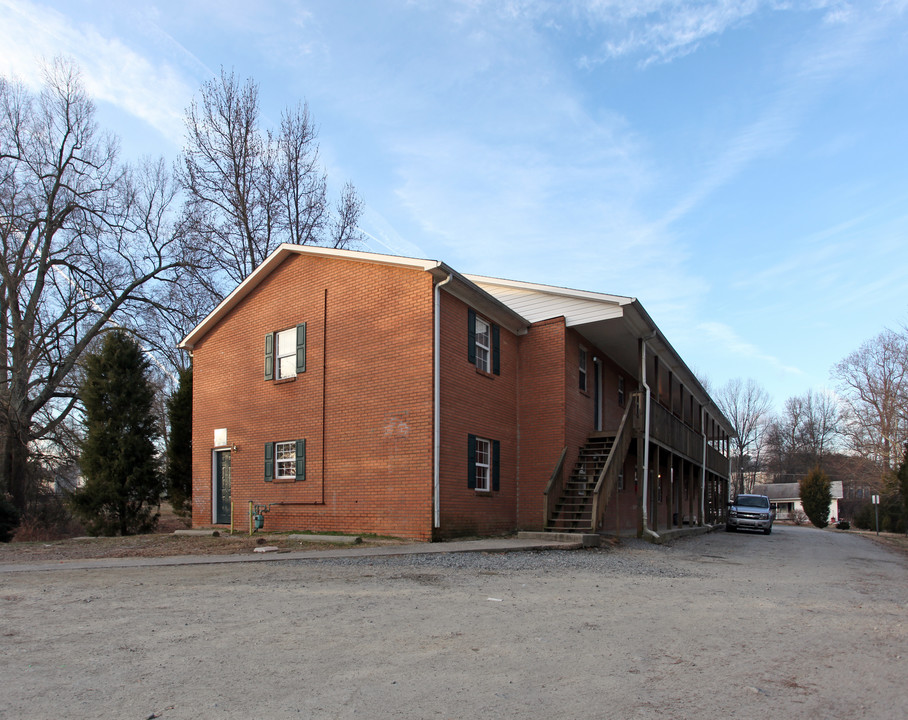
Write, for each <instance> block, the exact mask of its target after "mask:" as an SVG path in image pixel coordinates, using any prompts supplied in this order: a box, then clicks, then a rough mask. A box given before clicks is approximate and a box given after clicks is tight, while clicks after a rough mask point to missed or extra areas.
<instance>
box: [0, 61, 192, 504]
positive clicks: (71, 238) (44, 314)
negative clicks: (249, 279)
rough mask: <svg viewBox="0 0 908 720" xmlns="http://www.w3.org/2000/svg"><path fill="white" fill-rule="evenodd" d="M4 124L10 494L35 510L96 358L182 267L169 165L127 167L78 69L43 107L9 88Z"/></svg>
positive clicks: (1, 460) (0, 175) (57, 70)
mask: <svg viewBox="0 0 908 720" xmlns="http://www.w3.org/2000/svg"><path fill="white" fill-rule="evenodd" d="M0 114H2V115H0V246H2V253H3V263H2V264H0V273H2V285H0V339H2V342H3V346H4V355H3V362H2V377H0V492H3V491H8V492H10V494H11V495H12V498H13V501H14V503H15V504H16V505H17V507H19V508H20V509H25V507H26V503H27V500H28V492H29V467H30V461H32V460H34V458H36V457H40V456H41V455H42V454H44V453H49V452H52V447H53V444H54V442H55V441H56V440H58V439H59V437H60V434H61V433H66V432H68V431H69V424H68V422H67V418H68V416H69V414H70V411H71V410H72V409H73V407H74V405H75V403H76V395H77V383H78V378H76V377H75V375H76V373H75V372H74V371H75V370H76V368H77V364H78V363H79V361H80V358H81V357H82V356H83V353H84V352H85V350H86V348H87V347H88V346H89V345H90V344H91V343H92V341H93V340H94V339H95V338H96V337H97V336H98V335H99V334H100V333H101V332H102V331H103V330H104V328H105V327H106V326H107V325H108V324H109V323H111V322H117V323H124V324H129V323H130V322H131V320H132V318H134V317H135V316H136V315H137V314H138V310H139V308H140V307H141V306H143V305H144V304H147V303H151V302H154V298H153V294H154V293H155V292H156V288H155V285H156V283H157V282H158V281H159V280H161V279H164V278H166V276H167V273H168V272H170V271H172V270H174V269H176V268H177V267H178V266H180V265H181V264H182V261H181V260H179V259H178V257H177V254H176V245H177V242H176V231H175V229H174V227H173V226H172V225H171V224H170V223H169V221H168V211H169V207H170V204H171V201H172V200H173V197H174V188H173V187H172V186H171V185H170V184H169V183H168V180H167V175H166V172H165V171H164V166H163V164H160V163H159V164H157V165H155V164H151V165H147V166H146V167H144V168H142V169H139V170H133V169H130V168H128V167H125V166H123V165H121V164H120V163H119V162H118V160H117V142H116V140H115V138H113V137H112V136H110V135H107V134H104V133H101V132H99V131H98V128H97V126H96V124H95V119H94V106H93V104H92V102H91V100H90V99H89V98H88V96H87V95H86V93H85V90H84V88H83V86H82V83H81V81H80V78H79V74H78V71H77V70H76V69H75V67H74V66H73V65H72V64H70V63H68V62H66V61H61V60H58V61H55V62H54V63H53V65H52V66H51V67H49V68H48V70H47V71H46V78H45V86H44V89H43V90H42V92H41V93H40V94H38V95H34V94H33V93H30V92H29V91H27V90H26V89H25V88H24V87H23V86H22V85H20V84H17V83H15V82H11V81H9V80H7V79H4V78H0Z"/></svg>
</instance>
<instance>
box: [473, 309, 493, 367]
mask: <svg viewBox="0 0 908 720" xmlns="http://www.w3.org/2000/svg"><path fill="white" fill-rule="evenodd" d="M491 358H492V332H491V327H490V326H489V323H487V322H486V321H485V320H483V319H482V318H481V317H477V318H476V367H477V368H478V369H479V370H482V371H483V372H489V371H490V370H491Z"/></svg>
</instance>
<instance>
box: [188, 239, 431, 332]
mask: <svg viewBox="0 0 908 720" xmlns="http://www.w3.org/2000/svg"><path fill="white" fill-rule="evenodd" d="M291 255H321V256H323V257H332V258H340V259H344V260H356V261H358V262H368V263H377V264H381V265H396V266H398V267H406V268H413V269H414V270H422V271H425V272H429V271H431V270H434V269H436V268H438V267H440V266H441V265H442V263H441V262H439V261H438V260H422V259H418V258H409V257H399V256H397V255H381V254H379V253H369V252H361V251H359V250H338V249H336V248H325V247H317V246H313V245H292V244H290V243H282V244H281V245H279V246H278V247H277V248H276V249H275V250H274V251H273V252H272V253H271V254H270V255H269V256H268V257H266V258H265V259H264V260H263V261H262V264H261V265H259V266H258V267H257V268H256V269H255V270H253V271H252V273H251V274H250V275H249V276H248V277H247V278H246V279H245V280H243V282H241V283H240V284H239V285H237V286H236V287H235V288H234V290H233V292H231V293H230V294H229V295H228V296H227V297H225V298H224V299H223V300H221V302H220V303H218V305H217V307H215V308H214V310H212V311H211V312H210V313H208V315H207V316H206V317H205V319H204V320H202V322H200V323H199V324H198V325H196V326H195V327H194V328H193V329H192V330H191V331H190V333H189V334H188V335H187V336H186V337H185V338H183V340H182V341H181V342H180V344H179V345H178V346H177V347H180V348H183V349H184V350H192V348H193V347H194V346H195V343H196V342H197V341H198V340H199V339H200V338H201V337H203V336H204V335H205V334H206V333H207V332H208V331H209V330H210V329H211V328H212V327H214V325H216V324H217V323H218V322H220V320H221V319H222V318H223V317H224V316H225V315H227V313H229V312H230V311H231V310H232V309H233V308H234V307H236V305H238V304H239V302H240V301H241V300H242V299H243V298H245V297H246V296H247V295H248V294H249V293H250V292H251V291H252V290H253V289H254V288H255V287H256V286H257V285H258V284H259V283H260V282H261V281H262V280H263V279H264V278H265V277H267V276H268V275H269V274H270V273H271V271H272V270H274V268H275V267H277V266H278V265H279V264H280V263H282V262H283V261H284V260H285V259H286V258H287V257H289V256H291Z"/></svg>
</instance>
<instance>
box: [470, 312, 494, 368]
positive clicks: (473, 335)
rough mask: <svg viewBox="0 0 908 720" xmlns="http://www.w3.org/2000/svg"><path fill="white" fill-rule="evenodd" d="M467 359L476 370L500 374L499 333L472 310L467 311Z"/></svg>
mask: <svg viewBox="0 0 908 720" xmlns="http://www.w3.org/2000/svg"><path fill="white" fill-rule="evenodd" d="M467 357H468V359H469V361H470V362H471V363H472V364H473V365H475V366H476V369H477V370H481V371H482V372H486V373H492V374H494V375H500V374H501V331H500V329H499V327H498V326H497V325H495V324H494V323H491V322H489V321H488V320H486V319H484V318H481V317H479V316H478V315H477V314H476V312H475V311H474V310H473V309H472V308H470V309H469V310H468V311H467Z"/></svg>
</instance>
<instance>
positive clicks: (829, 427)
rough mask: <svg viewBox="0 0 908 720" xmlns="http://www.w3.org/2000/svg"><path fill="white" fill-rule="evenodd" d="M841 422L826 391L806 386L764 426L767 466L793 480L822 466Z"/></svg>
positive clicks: (834, 403) (832, 400) (837, 407)
mask: <svg viewBox="0 0 908 720" xmlns="http://www.w3.org/2000/svg"><path fill="white" fill-rule="evenodd" d="M841 424H842V423H841V409H840V407H839V404H838V402H837V401H836V399H835V398H834V397H833V396H832V395H831V394H829V393H826V392H814V391H813V390H808V391H807V393H806V394H805V395H800V396H797V397H790V398H788V400H786V401H785V407H784V408H783V410H782V412H781V413H779V415H778V416H776V417H775V418H773V419H772V421H771V422H770V425H769V428H768V429H767V435H766V440H767V447H768V450H769V463H768V464H769V466H770V468H771V469H772V471H773V472H774V473H775V474H776V476H777V477H779V478H783V479H785V480H788V481H789V482H794V480H795V478H796V477H797V476H800V475H805V474H807V473H808V472H809V471H810V470H812V469H813V468H815V467H822V466H823V465H824V463H825V461H826V459H827V458H828V457H829V455H830V454H831V453H832V452H833V451H834V450H835V441H836V438H837V437H838V436H839V433H840V428H841Z"/></svg>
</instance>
